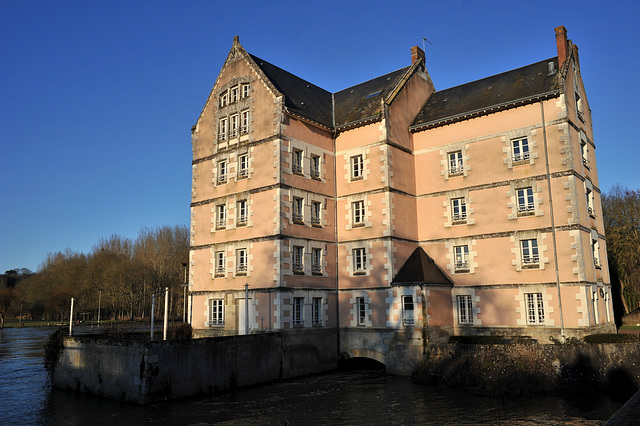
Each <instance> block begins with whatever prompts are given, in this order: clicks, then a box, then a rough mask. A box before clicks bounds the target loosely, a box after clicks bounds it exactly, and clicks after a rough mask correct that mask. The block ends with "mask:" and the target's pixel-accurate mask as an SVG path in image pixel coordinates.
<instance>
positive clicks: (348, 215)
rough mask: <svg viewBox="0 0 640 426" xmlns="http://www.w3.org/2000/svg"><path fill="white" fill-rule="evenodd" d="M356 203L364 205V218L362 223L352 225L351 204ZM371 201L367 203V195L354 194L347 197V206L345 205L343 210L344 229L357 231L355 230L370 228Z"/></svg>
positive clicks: (371, 224)
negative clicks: (359, 202) (344, 211)
mask: <svg viewBox="0 0 640 426" xmlns="http://www.w3.org/2000/svg"><path fill="white" fill-rule="evenodd" d="M357 201H362V202H363V203H364V218H363V221H362V223H358V224H354V223H353V218H354V217H353V203H355V202H357ZM370 206H371V201H369V199H368V197H367V194H364V193H361V194H354V195H349V196H348V197H347V204H346V205H345V210H346V211H347V212H346V214H345V219H346V225H345V229H346V230H350V229H357V228H371V227H372V226H373V223H372V222H371V215H372V212H371V207H370Z"/></svg>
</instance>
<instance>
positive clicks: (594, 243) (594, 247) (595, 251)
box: [591, 239, 602, 268]
mask: <svg viewBox="0 0 640 426" xmlns="http://www.w3.org/2000/svg"><path fill="white" fill-rule="evenodd" d="M591 254H592V256H593V265H594V266H595V267H596V268H601V267H602V265H600V243H599V242H598V240H594V239H591Z"/></svg>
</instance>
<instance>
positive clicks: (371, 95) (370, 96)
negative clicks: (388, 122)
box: [365, 90, 382, 99]
mask: <svg viewBox="0 0 640 426" xmlns="http://www.w3.org/2000/svg"><path fill="white" fill-rule="evenodd" d="M380 93H382V90H378V91H377V92H373V93H369V94H368V95H367V97H366V98H365V99H369V98H373V97H374V96H378V95H379V94H380Z"/></svg>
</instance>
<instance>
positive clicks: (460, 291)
mask: <svg viewBox="0 0 640 426" xmlns="http://www.w3.org/2000/svg"><path fill="white" fill-rule="evenodd" d="M458 296H471V305H472V312H471V318H470V322H469V323H465V324H460V319H459V318H458ZM478 302H480V297H479V296H476V290H475V289H474V288H469V287H467V288H465V287H454V288H452V289H451V303H452V306H453V324H454V326H455V327H472V326H476V325H482V320H481V319H480V318H478V315H480V314H481V313H482V310H481V309H480V307H479V306H478Z"/></svg>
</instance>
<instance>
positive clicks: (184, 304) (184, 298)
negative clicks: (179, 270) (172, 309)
mask: <svg viewBox="0 0 640 426" xmlns="http://www.w3.org/2000/svg"><path fill="white" fill-rule="evenodd" d="M182 267H183V268H184V283H183V284H182V288H183V291H182V322H183V323H184V322H187V285H188V284H187V264H186V263H184V262H183V263H182Z"/></svg>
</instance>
